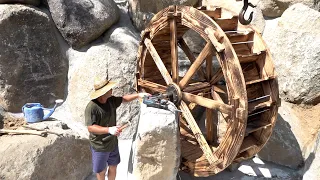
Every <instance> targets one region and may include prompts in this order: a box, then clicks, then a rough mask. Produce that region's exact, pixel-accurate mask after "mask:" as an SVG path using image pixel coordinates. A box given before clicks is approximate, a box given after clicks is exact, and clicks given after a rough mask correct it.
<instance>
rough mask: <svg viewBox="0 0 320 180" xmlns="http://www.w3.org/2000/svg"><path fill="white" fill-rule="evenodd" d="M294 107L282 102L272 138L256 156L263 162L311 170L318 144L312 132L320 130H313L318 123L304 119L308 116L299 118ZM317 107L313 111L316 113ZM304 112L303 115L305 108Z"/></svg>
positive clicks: (307, 118)
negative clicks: (315, 148)
mask: <svg viewBox="0 0 320 180" xmlns="http://www.w3.org/2000/svg"><path fill="white" fill-rule="evenodd" d="M294 106H295V105H294V104H290V103H287V102H282V104H281V107H280V108H279V111H278V113H279V114H278V118H277V122H276V125H275V127H274V130H273V133H272V136H271V137H270V139H269V141H268V142H267V144H266V145H265V146H264V147H263V149H262V150H261V151H260V152H259V153H258V155H259V157H260V158H261V159H263V160H266V161H269V162H274V163H276V164H280V165H284V166H287V167H290V168H293V169H300V168H303V167H304V166H305V167H306V166H309V167H310V164H311V163H310V158H312V156H314V153H315V150H314V147H315V145H316V146H317V144H316V143H315V142H317V143H318V140H317V141H315V140H316V138H317V137H316V136H315V134H314V132H315V131H319V130H317V129H316V127H317V126H318V124H319V123H318V122H316V120H313V119H311V118H310V117H309V116H307V115H306V114H307V113H306V114H305V115H299V113H300V112H299V111H297V110H296V109H295V108H293V107H294ZM319 107H320V106H318V110H315V111H316V112H319ZM303 111H304V112H306V109H304V110H303ZM309 118H310V119H309ZM315 118H316V117H315ZM313 158H314V157H313ZM312 160H313V159H312ZM312 160H311V162H312ZM308 163H309V165H307V164H308ZM303 169H307V168H303Z"/></svg>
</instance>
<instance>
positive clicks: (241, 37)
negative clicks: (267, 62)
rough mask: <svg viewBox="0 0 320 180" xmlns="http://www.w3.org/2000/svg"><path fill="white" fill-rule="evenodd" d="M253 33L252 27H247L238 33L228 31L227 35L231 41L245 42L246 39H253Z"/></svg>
mask: <svg viewBox="0 0 320 180" xmlns="http://www.w3.org/2000/svg"><path fill="white" fill-rule="evenodd" d="M253 33H254V31H252V30H251V29H246V31H244V32H236V33H228V32H226V35H227V36H228V38H229V40H230V42H231V43H235V42H244V41H251V40H252V39H253Z"/></svg>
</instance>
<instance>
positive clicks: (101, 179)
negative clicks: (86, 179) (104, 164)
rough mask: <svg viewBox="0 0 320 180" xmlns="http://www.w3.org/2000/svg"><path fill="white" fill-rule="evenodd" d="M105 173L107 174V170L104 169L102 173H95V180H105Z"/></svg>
mask: <svg viewBox="0 0 320 180" xmlns="http://www.w3.org/2000/svg"><path fill="white" fill-rule="evenodd" d="M106 172H107V168H106V169H104V170H103V171H101V172H99V173H97V179H98V180H105V179H106Z"/></svg>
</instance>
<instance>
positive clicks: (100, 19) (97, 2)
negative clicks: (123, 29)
mask: <svg viewBox="0 0 320 180" xmlns="http://www.w3.org/2000/svg"><path fill="white" fill-rule="evenodd" d="M47 1H48V5H49V8H50V12H51V15H52V18H53V20H54V22H55V24H56V26H57V28H58V29H59V31H60V33H61V34H62V36H63V37H64V39H65V40H66V41H67V42H68V43H69V44H70V45H71V46H72V47H74V48H77V49H78V48H81V47H83V46H84V45H86V44H88V43H90V42H92V41H93V40H95V39H97V38H98V37H99V36H101V35H102V34H103V33H104V32H105V31H106V30H107V29H108V28H109V27H110V26H111V25H113V24H114V23H116V22H117V21H118V19H119V10H118V7H117V5H116V4H115V2H114V1H113V0H84V1H76V0H47Z"/></svg>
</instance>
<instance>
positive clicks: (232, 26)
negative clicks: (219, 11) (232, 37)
mask: <svg viewBox="0 0 320 180" xmlns="http://www.w3.org/2000/svg"><path fill="white" fill-rule="evenodd" d="M214 20H215V21H216V23H217V24H218V25H219V26H220V27H221V29H222V30H224V31H231V30H236V29H237V28H238V16H233V17H232V18H228V19H226V18H216V19H214Z"/></svg>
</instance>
